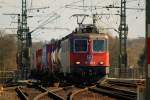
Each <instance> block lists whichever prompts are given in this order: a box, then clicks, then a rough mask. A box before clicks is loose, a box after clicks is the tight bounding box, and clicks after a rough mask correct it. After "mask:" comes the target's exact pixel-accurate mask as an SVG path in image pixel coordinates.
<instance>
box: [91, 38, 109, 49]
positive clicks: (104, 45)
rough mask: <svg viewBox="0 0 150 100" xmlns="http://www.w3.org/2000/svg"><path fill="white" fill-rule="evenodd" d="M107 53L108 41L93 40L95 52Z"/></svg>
mask: <svg viewBox="0 0 150 100" xmlns="http://www.w3.org/2000/svg"><path fill="white" fill-rule="evenodd" d="M104 51H107V40H93V52H104Z"/></svg>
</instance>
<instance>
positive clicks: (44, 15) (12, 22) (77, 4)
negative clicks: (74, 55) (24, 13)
mask: <svg viewBox="0 0 150 100" xmlns="http://www.w3.org/2000/svg"><path fill="white" fill-rule="evenodd" d="M108 5H114V6H120V0H27V9H28V16H33V17H29V18H28V26H29V28H30V31H32V30H34V29H35V28H37V27H38V26H41V25H42V27H45V28H44V29H43V28H39V29H37V30H36V31H34V32H33V33H32V38H33V41H49V40H51V39H52V38H57V39H59V38H62V37H64V36H66V35H67V34H69V33H70V32H72V31H73V30H74V29H75V27H77V22H76V18H75V17H72V15H73V14H89V15H90V17H89V18H87V19H86V20H85V23H92V18H91V15H92V14H95V13H97V14H102V13H109V14H116V13H117V14H118V13H120V9H106V8H105V9H104V8H103V9H102V8H100V9H98V8H96V7H102V6H103V7H105V6H108ZM35 8H41V9H35ZM127 8H145V0H127ZM9 13H11V14H12V13H13V14H14V13H15V14H18V13H21V0H0V27H1V28H0V29H3V28H17V23H16V22H17V16H12V15H11V16H10V15H4V14H9ZM97 20H98V21H97V26H98V27H100V28H113V29H118V27H119V23H120V17H119V16H116V15H109V16H98V17H97ZM127 24H128V27H129V31H128V38H137V37H144V36H145V10H129V9H127ZM113 29H110V30H102V31H109V34H111V35H114V36H118V33H117V32H115V31H114V30H113ZM6 33H16V30H15V29H7V30H6Z"/></svg>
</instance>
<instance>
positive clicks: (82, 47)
mask: <svg viewBox="0 0 150 100" xmlns="http://www.w3.org/2000/svg"><path fill="white" fill-rule="evenodd" d="M86 51H87V40H86V39H76V40H74V52H86Z"/></svg>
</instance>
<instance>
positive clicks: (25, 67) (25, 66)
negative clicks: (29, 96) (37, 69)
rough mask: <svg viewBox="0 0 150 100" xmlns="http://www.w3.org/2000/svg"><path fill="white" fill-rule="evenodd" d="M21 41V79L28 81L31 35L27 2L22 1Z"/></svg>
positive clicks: (25, 0)
mask: <svg viewBox="0 0 150 100" xmlns="http://www.w3.org/2000/svg"><path fill="white" fill-rule="evenodd" d="M20 32H21V40H22V50H21V52H22V64H21V67H20V68H21V78H22V79H27V78H28V73H29V68H30V57H29V56H30V55H29V50H30V46H31V44H30V43H31V35H30V33H29V27H28V26H27V0H22V19H21V29H20Z"/></svg>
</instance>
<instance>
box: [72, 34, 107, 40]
mask: <svg viewBox="0 0 150 100" xmlns="http://www.w3.org/2000/svg"><path fill="white" fill-rule="evenodd" d="M73 37H81V38H83V37H85V38H93V39H94V38H96V39H108V35H107V34H106V33H99V34H98V33H84V34H73Z"/></svg>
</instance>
